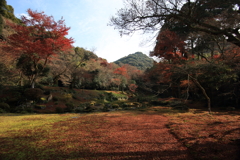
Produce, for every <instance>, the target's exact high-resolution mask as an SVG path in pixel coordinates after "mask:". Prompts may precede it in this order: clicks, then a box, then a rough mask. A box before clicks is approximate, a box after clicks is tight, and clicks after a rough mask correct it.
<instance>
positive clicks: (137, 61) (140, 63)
mask: <svg viewBox="0 0 240 160" xmlns="http://www.w3.org/2000/svg"><path fill="white" fill-rule="evenodd" d="M114 63H116V64H118V65H121V64H129V65H131V66H135V67H137V68H138V69H140V70H146V69H147V68H151V67H152V66H153V59H152V58H149V57H148V56H146V55H145V54H143V53H142V52H136V53H133V54H129V55H128V56H125V57H123V58H120V59H119V60H117V61H115V62H114Z"/></svg>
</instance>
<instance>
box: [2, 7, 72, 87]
mask: <svg viewBox="0 0 240 160" xmlns="http://www.w3.org/2000/svg"><path fill="white" fill-rule="evenodd" d="M27 12H28V14H29V17H26V16H22V17H21V20H22V23H23V25H18V24H14V23H11V22H8V25H9V26H10V27H11V28H12V29H13V31H14V33H13V34H11V35H10V36H8V38H7V41H4V42H2V45H3V49H4V50H5V51H6V52H7V53H9V54H11V56H15V57H16V58H20V57H21V56H24V57H27V59H28V62H26V63H29V60H30V61H31V64H32V65H31V68H32V69H31V70H32V75H31V80H30V85H31V86H32V88H34V84H35V81H36V79H37V78H38V76H39V73H40V72H41V70H40V68H39V67H38V65H39V64H41V65H42V66H43V67H41V69H43V68H45V67H46V64H47V63H48V62H49V60H50V59H51V58H53V56H57V54H58V53H59V52H62V51H66V50H68V49H70V48H72V43H73V39H72V38H66V37H65V36H66V35H68V31H69V29H70V28H69V27H66V25H65V23H64V20H63V19H61V20H59V21H57V22H56V21H55V20H54V18H53V17H52V16H47V15H45V14H44V12H37V11H32V10H31V9H28V11H27Z"/></svg>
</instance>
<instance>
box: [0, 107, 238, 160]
mask: <svg viewBox="0 0 240 160" xmlns="http://www.w3.org/2000/svg"><path fill="white" fill-rule="evenodd" d="M49 116H51V117H49ZM49 116H48V115H36V116H35V115H32V116H21V117H19V116H11V117H9V116H0V119H2V120H4V124H5V125H2V124H0V127H1V128H0V131H1V132H0V148H1V150H0V157H1V158H2V159H3V160H5V159H6V160H7V159H19V160H21V159H22V160H25V159H37V160H38V159H44V160H48V159H49V160H50V159H64V160H65V159H71V160H73V159H76V160H77V159H86V160H88V159H99V160H101V159H102V160H107V159H119V160H120V159H121V160H124V159H136V160H141V159H142V160H191V159H201V160H202V159H205V160H214V159H219V160H237V158H238V153H239V149H240V148H239V144H238V141H239V138H240V137H239V135H240V134H239V131H240V128H239V127H240V122H239V120H240V114H239V112H231V113H227V112H214V114H213V115H209V114H208V113H207V112H206V111H201V112H200V111H199V110H190V112H188V113H179V112H177V111H175V110H174V111H172V110H170V109H169V108H166V107H165V108H164V107H153V108H150V109H149V110H146V111H144V112H143V111H125V112H124V111H122V112H109V113H94V114H63V115H59V116H53V115H49ZM44 120H46V121H44ZM10 121H11V122H12V123H10ZM20 123H21V125H19V126H17V124H20ZM31 123H32V124H36V125H35V126H34V127H33V126H31V125H30V124H31ZM6 126H9V127H10V128H6ZM11 127H12V129H11Z"/></svg>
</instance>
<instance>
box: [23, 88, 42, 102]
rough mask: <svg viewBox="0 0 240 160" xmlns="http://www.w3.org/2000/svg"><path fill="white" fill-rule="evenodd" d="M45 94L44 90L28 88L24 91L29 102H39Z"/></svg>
mask: <svg viewBox="0 0 240 160" xmlns="http://www.w3.org/2000/svg"><path fill="white" fill-rule="evenodd" d="M42 94H43V90H41V89H39V88H28V89H26V90H25V91H24V95H25V96H26V98H27V99H29V100H38V99H39V98H40V97H41V95H42Z"/></svg>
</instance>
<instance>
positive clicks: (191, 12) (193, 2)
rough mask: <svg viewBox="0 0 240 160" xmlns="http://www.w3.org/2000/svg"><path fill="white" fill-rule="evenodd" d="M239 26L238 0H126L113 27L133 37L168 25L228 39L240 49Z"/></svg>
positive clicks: (239, 9) (115, 17) (111, 23)
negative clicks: (134, 34)
mask: <svg viewBox="0 0 240 160" xmlns="http://www.w3.org/2000/svg"><path fill="white" fill-rule="evenodd" d="M239 22H240V2H239V1H238V0H228V1H225V0H125V6H124V8H122V9H120V10H118V12H117V14H116V16H113V17H112V18H111V20H110V25H112V26H114V27H115V28H116V29H119V31H120V33H121V34H129V33H133V32H135V31H139V30H141V31H144V32H148V31H156V30H160V28H161V27H162V26H163V25H164V24H165V23H169V24H180V26H181V28H182V29H184V30H185V32H186V31H187V30H193V31H201V32H205V33H208V34H211V35H224V36H225V37H226V39H227V41H228V42H231V43H233V44H236V45H238V46H240V26H239ZM174 26H175V27H177V26H179V25H174Z"/></svg>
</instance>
